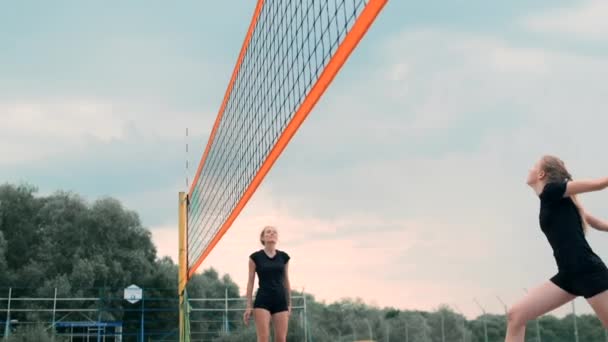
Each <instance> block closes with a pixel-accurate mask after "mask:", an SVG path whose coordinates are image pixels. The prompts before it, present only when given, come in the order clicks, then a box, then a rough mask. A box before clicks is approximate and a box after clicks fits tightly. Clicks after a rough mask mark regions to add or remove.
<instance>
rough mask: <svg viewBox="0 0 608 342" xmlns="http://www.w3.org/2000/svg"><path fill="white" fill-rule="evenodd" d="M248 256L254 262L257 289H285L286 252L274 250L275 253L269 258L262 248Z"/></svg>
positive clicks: (287, 259) (287, 257)
mask: <svg viewBox="0 0 608 342" xmlns="http://www.w3.org/2000/svg"><path fill="white" fill-rule="evenodd" d="M249 257H250V258H251V260H253V262H254V263H255V272H256V273H257V274H258V278H259V284H258V286H259V290H261V291H264V290H270V291H276V290H285V282H284V281H285V264H287V262H288V261H289V259H290V257H289V255H288V254H287V253H285V252H283V251H279V250H276V253H275V255H274V256H273V257H272V258H271V257H269V256H268V255H267V254H266V252H264V250H263V249H262V250H259V251H257V252H255V253H253V254H251V255H250V256H249Z"/></svg>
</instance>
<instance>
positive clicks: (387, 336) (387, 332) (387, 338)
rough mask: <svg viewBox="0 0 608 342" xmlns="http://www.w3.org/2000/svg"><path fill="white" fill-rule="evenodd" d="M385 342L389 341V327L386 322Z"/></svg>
mask: <svg viewBox="0 0 608 342" xmlns="http://www.w3.org/2000/svg"><path fill="white" fill-rule="evenodd" d="M385 340H386V342H390V341H391V325H390V324H388V322H387V323H386V338H385Z"/></svg>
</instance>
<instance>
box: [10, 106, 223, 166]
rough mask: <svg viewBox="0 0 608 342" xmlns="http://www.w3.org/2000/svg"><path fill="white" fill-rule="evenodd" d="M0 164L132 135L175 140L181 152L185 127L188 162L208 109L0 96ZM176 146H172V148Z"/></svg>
mask: <svg viewBox="0 0 608 342" xmlns="http://www.w3.org/2000/svg"><path fill="white" fill-rule="evenodd" d="M0 115H1V116H2V125H1V126H0V153H1V154H2V156H3V158H2V160H0V165H2V164H4V165H14V164H22V163H38V162H41V161H45V160H49V159H51V158H58V157H60V158H61V157H65V155H66V153H69V155H71V156H74V155H82V154H85V155H86V154H87V150H92V149H94V148H95V147H96V146H99V145H111V144H117V143H120V142H124V143H125V144H126V143H127V142H128V141H132V140H134V139H138V140H139V141H140V142H142V143H149V142H151V141H152V140H154V139H156V140H157V141H158V140H165V141H167V142H168V143H170V144H172V145H173V144H175V143H177V144H179V145H181V146H180V147H179V151H180V152H183V153H184V157H185V143H186V136H185V135H186V128H189V139H188V142H189V144H190V153H192V155H191V156H190V157H191V158H193V159H192V160H191V163H192V164H193V165H194V166H192V167H195V166H196V165H195V164H196V163H197V162H198V160H194V156H195V155H196V156H198V152H199V151H200V150H202V146H204V145H203V141H204V139H205V136H206V135H207V134H208V132H209V131H210V127H211V126H212V122H213V121H212V120H213V119H214V115H212V114H211V113H198V112H180V113H172V110H171V109H169V108H164V107H163V106H162V105H159V104H150V105H139V106H138V105H129V104H126V103H122V102H119V101H111V100H109V99H92V98H70V99H60V98H58V99H29V100H14V101H10V102H9V101H4V102H2V101H0ZM177 148H178V147H176V150H177Z"/></svg>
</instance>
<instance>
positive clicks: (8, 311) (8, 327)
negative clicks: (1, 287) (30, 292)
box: [4, 287, 13, 341]
mask: <svg viewBox="0 0 608 342" xmlns="http://www.w3.org/2000/svg"><path fill="white" fill-rule="evenodd" d="M12 295H13V288H12V287H11V288H9V289H8V304H7V307H6V323H5V324H4V340H5V341H6V340H7V339H8V336H9V335H10V334H11V298H12Z"/></svg>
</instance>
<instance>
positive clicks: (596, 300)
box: [587, 291, 608, 328]
mask: <svg viewBox="0 0 608 342" xmlns="http://www.w3.org/2000/svg"><path fill="white" fill-rule="evenodd" d="M587 302H588V303H589V305H591V307H592V308H593V311H595V314H596V315H597V318H599V319H600V321H602V325H603V326H604V328H608V291H604V292H602V293H600V294H597V295H595V296H593V297H591V298H588V299H587Z"/></svg>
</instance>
